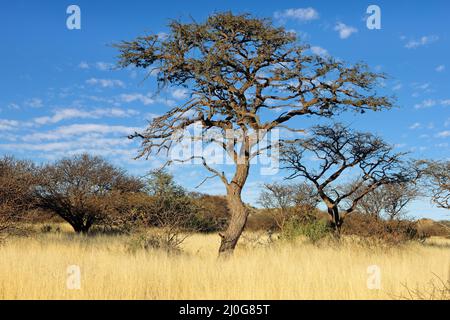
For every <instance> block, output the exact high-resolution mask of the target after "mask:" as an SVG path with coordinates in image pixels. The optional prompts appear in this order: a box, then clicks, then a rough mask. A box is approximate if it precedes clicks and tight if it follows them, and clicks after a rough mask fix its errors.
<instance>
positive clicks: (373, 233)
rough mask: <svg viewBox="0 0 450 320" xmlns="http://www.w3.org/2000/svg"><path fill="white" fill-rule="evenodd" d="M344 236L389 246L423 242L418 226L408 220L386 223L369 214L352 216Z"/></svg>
mask: <svg viewBox="0 0 450 320" xmlns="http://www.w3.org/2000/svg"><path fill="white" fill-rule="evenodd" d="M341 232H342V234H345V235H354V236H358V237H362V238H368V239H376V240H381V241H383V242H385V243H388V244H393V245H397V244H401V243H404V242H407V241H411V240H423V239H424V235H421V234H420V233H419V232H418V229H417V224H416V223H415V222H412V221H406V220H391V221H386V220H383V219H379V218H377V217H373V216H370V215H367V214H359V213H355V214H351V215H349V216H348V217H347V218H346V219H345V223H344V224H343V225H342V230H341Z"/></svg>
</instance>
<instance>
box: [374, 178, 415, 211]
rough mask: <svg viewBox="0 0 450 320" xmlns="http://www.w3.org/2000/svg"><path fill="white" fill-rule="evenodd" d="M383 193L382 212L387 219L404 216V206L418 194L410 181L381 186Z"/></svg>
mask: <svg viewBox="0 0 450 320" xmlns="http://www.w3.org/2000/svg"><path fill="white" fill-rule="evenodd" d="M382 191H383V192H384V193H385V196H384V201H383V209H384V214H385V215H386V217H387V218H388V219H389V220H399V219H401V218H402V217H404V216H405V214H406V213H407V212H406V207H407V206H408V204H410V203H411V202H412V201H413V200H414V199H416V198H417V196H418V195H419V193H418V190H417V188H416V187H415V185H414V184H412V183H395V184H388V185H385V186H383V187H382Z"/></svg>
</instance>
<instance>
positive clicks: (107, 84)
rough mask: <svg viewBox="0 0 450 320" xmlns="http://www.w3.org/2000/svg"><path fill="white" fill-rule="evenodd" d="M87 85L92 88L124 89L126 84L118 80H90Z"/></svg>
mask: <svg viewBox="0 0 450 320" xmlns="http://www.w3.org/2000/svg"><path fill="white" fill-rule="evenodd" d="M86 83H87V84H89V85H92V86H100V87H102V88H114V87H120V88H124V87H125V83H123V81H121V80H116V79H97V78H91V79H89V80H86Z"/></svg>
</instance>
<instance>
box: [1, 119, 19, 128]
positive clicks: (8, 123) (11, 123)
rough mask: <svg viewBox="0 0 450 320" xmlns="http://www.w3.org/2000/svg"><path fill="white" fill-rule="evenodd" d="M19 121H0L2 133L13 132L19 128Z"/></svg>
mask: <svg viewBox="0 0 450 320" xmlns="http://www.w3.org/2000/svg"><path fill="white" fill-rule="evenodd" d="M19 124H20V123H19V121H16V120H7V119H0V131H6V130H12V129H15V128H17V127H18V126H19Z"/></svg>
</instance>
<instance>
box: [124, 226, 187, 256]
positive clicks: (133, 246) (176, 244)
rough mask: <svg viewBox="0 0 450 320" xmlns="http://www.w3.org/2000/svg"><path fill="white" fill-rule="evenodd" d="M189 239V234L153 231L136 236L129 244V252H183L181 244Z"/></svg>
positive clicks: (161, 230) (166, 230)
mask: <svg viewBox="0 0 450 320" xmlns="http://www.w3.org/2000/svg"><path fill="white" fill-rule="evenodd" d="M186 238H187V234H181V233H179V232H176V233H173V232H172V231H171V230H168V229H158V230H152V231H150V232H146V233H141V234H138V235H136V236H135V237H134V238H133V239H131V241H129V243H128V246H127V247H128V250H129V251H131V252H136V251H138V250H164V251H165V252H167V253H179V252H181V244H182V243H183V241H184V240H185V239H186Z"/></svg>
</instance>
